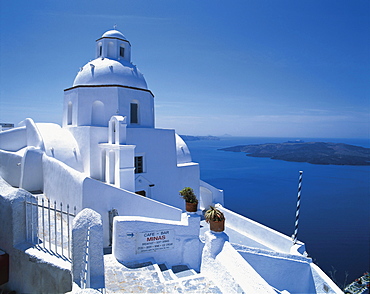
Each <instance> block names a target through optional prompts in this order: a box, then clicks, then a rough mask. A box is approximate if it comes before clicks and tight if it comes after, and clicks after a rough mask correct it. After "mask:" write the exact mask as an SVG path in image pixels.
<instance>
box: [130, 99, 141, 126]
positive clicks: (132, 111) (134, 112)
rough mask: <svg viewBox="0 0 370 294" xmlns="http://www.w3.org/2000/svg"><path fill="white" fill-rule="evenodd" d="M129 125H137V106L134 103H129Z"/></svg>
mask: <svg viewBox="0 0 370 294" xmlns="http://www.w3.org/2000/svg"><path fill="white" fill-rule="evenodd" d="M130 123H132V124H138V123H139V104H138V103H136V102H131V104H130Z"/></svg>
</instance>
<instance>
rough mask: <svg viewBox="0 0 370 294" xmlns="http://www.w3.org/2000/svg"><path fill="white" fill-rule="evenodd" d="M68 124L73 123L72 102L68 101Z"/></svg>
mask: <svg viewBox="0 0 370 294" xmlns="http://www.w3.org/2000/svg"><path fill="white" fill-rule="evenodd" d="M67 124H68V125H71V124H72V102H71V101H69V102H68V110H67Z"/></svg>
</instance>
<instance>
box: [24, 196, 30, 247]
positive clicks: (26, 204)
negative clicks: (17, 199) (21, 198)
mask: <svg viewBox="0 0 370 294" xmlns="http://www.w3.org/2000/svg"><path fill="white" fill-rule="evenodd" d="M27 197H28V196H27V195H26V197H25V199H26V201H25V202H24V204H25V207H26V241H28V235H29V232H28V224H29V219H28V218H29V217H28V212H27V208H28V203H27V202H28V201H27Z"/></svg>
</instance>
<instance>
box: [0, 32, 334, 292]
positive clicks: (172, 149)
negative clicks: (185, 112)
mask: <svg viewBox="0 0 370 294" xmlns="http://www.w3.org/2000/svg"><path fill="white" fill-rule="evenodd" d="M154 121H155V120H154V95H153V93H152V92H151V91H150V90H149V89H148V88H147V84H146V81H145V79H144V77H143V75H142V74H141V72H140V71H139V70H138V69H137V67H136V66H135V65H133V64H132V63H131V44H130V42H129V41H128V40H127V39H126V38H125V36H124V35H123V34H122V33H120V32H119V31H117V30H111V31H108V32H106V33H104V34H103V35H102V37H101V38H99V39H98V40H96V58H95V59H94V60H92V61H90V62H88V63H87V64H86V65H85V66H83V67H82V68H81V69H80V71H79V72H78V73H77V76H76V78H75V80H74V83H73V85H72V87H70V88H68V89H66V90H64V107H63V122H62V127H60V126H59V125H57V124H51V123H35V122H34V121H33V120H32V119H29V118H28V119H26V120H24V121H23V122H21V123H20V124H19V126H18V127H16V128H13V129H10V130H7V131H3V132H0V176H1V177H2V178H3V179H4V180H5V181H6V182H7V183H9V184H10V185H11V186H13V187H19V188H23V189H25V190H27V191H30V192H35V191H39V192H42V194H43V195H44V196H45V197H47V198H48V199H51V200H53V201H54V200H55V201H57V202H63V203H68V204H69V205H71V206H76V207H77V212H79V211H82V210H83V209H85V208H90V209H92V210H94V211H96V212H98V213H99V214H100V216H101V219H102V225H103V234H104V237H103V246H104V247H109V246H110V245H111V240H112V238H113V254H114V256H115V257H116V258H117V259H118V260H120V261H130V262H132V261H135V260H138V259H145V258H154V259H155V260H156V262H158V263H159V262H164V263H167V264H169V265H175V264H179V263H186V264H188V265H190V266H191V267H192V268H194V269H196V270H197V271H198V272H199V271H200V269H201V267H202V269H204V273H209V272H210V271H212V268H213V267H214V266H215V265H216V267H217V266H218V264H223V266H225V268H227V271H228V273H229V275H228V276H227V278H225V279H226V280H227V279H229V282H230V279H234V278H235V280H236V281H237V282H238V283H239V286H240V287H241V288H242V289H244V290H245V289H247V288H248V287H250V286H248V284H249V285H250V284H251V283H252V284H253V283H257V282H258V285H260V286H261V285H262V286H261V288H260V289H262V290H261V291H262V292H259V293H270V292H271V293H276V292H274V290H272V289H273V288H277V287H278V286H277V285H274V286H271V285H269V284H268V281H269V279H270V280H271V281H275V282H271V283H275V284H276V283H277V284H279V287H280V288H281V289H280V290H282V289H289V285H288V284H289V280H291V279H292V277H294V279H296V280H297V275H298V276H300V273H299V271H298V272H297V271H296V270H292V271H291V275H292V276H289V275H285V278H284V279H280V278H279V274H278V273H279V272H280V271H281V270H282V269H285V271H287V268H288V267H292V268H299V269H300V268H301V267H300V265H301V264H304V265H302V266H303V267H302V269H303V268H304V269H303V271H302V275H303V280H305V281H306V280H307V281H312V283H311V282H307V283H306V282H304V283H303V284H302V286H301V287H303V288H302V289H311V290H312V289H315V288H316V289H318V288H319V287H321V286H322V285H324V289H328V291H326V292H325V293H337V292H336V291H337V289H336V288H335V287H336V286H335V285H334V284H333V283H332V282H331V281H330V279H328V278H327V277H326V276H325V275H324V274H323V273H322V272H321V271H318V270H317V269H316V268H313V267H312V266H311V264H310V260H309V259H308V258H307V256H306V255H305V252H304V251H305V250H304V244H303V243H299V244H297V245H295V246H293V247H292V243H291V240H290V238H289V237H287V236H284V235H282V234H280V233H278V232H275V231H273V230H271V229H269V228H266V227H263V226H262V225H260V224H257V223H255V222H253V221H251V220H248V219H246V218H244V217H242V216H239V215H237V214H235V213H233V212H231V211H229V210H227V209H224V212H225V214H226V215H227V226H228V228H229V230H230V232H231V230H232V231H233V232H236V233H234V235H235V234H236V235H238V237H236V239H238V240H244V239H248V240H252V239H253V240H254V241H253V242H254V243H253V244H259V245H254V246H261V248H260V249H258V250H257V249H255V248H252V247H250V246H249V243H248V242H249V241H248V242H244V241H240V242H241V243H240V242H239V247H240V246H242V250H241V249H240V250H239V251H240V252H243V253H240V254H238V253H237V250H235V249H233V248H232V247H231V246H229V245H228V246H224V247H223V248H224V249H222V250H221V249H220V250H221V252H220V254H219V260H217V261H215V260H213V259H214V258H215V256H213V253H214V252H213V251H212V250H214V249H209V248H208V247H207V246H208V245H206V246H205V245H204V243H203V242H201V241H200V240H199V227H200V225H199V222H200V218H199V217H196V216H194V215H192V216H189V215H187V214H186V213H183V211H184V200H183V199H182V198H181V197H180V196H179V190H181V189H182V188H184V187H191V188H193V189H194V191H195V194H196V195H198V198H199V199H200V206H199V209H200V211H201V210H204V209H206V208H208V207H209V205H215V204H218V205H219V207H221V208H222V205H223V192H222V191H221V190H218V189H217V188H215V187H212V186H211V185H209V184H207V183H205V182H203V181H201V180H200V173H199V165H198V164H197V163H194V162H192V159H191V155H190V152H189V149H188V147H187V146H186V144H185V142H184V141H183V140H182V139H181V138H180V137H179V136H178V135H177V134H176V133H175V131H174V130H168V129H157V128H155V123H154ZM1 187H3V188H2V190H0V192H1V193H2V194H1V195H3V196H4V193H5V192H4V191H5V190H7V189H8V188H4V186H1ZM1 187H0V188H1ZM113 209H115V211H117V212H118V215H119V217H117V218H115V219H116V221H115V228H116V230H117V231H115V232H113V233H112V229H111V227H110V225H112V223H110V220H109V211H112V210H113ZM200 211H199V213H198V214H199V215H200V214H201V212H200ZM144 228H145V229H144ZM163 229H165V230H166V232H168V236H170V237H169V238H171V240H172V241H173V244H172V243H171V244H172V245H171V246H167V247H166V249H168V250H167V251H166V250H164V251H152V250H148V252H144V250H142V248H141V247H140V248H141V249H138V248H139V247H138V245H137V244H138V243H137V242H138V241H137V240H138V239H136V241H134V238H133V239H132V238H131V239H129V238H128V237H127V236H131V237H132V236H141V235H140V234H141V233H140V232H143V231H151V230H153V232H154V231H156V230H163ZM5 231H6V230H5ZM5 231H4V232H5ZM4 234H5V233H4ZM141 237H142V236H141ZM212 238H213V239H214V238H216V239H217V238H218V237H217V235H215V236H213V237H212V236H208V235H207V236H206V240H208V241H209V242H211V243H212V242H213V241H214V240H213V239H212ZM243 238H244V239H243ZM221 239H222V240H221V241H222V242H219V244H221V245H222V244H224V243H225V242H228V241H227V238H225V237H224V236H222V238H221ZM208 241H206V242H208ZM135 242H136V243H135ZM243 242H244V243H243ZM186 244H188V245H189V244H191V246H190V245H189V246H188V245H186ZM261 244H264V245H261ZM0 247H1V243H0ZM211 247H212V246H211ZM211 247H210V248H211ZM189 248H190V249H189ZM203 248H208V249H209V250H211V251H209V250H208V251H207V250H206V251H204V252H203V253H202V250H203ZM246 248H249V249H248V250H247V249H246ZM250 248H252V249H250ZM266 248H267V249H268V250H267V249H266ZM3 249H6V248H3ZM261 250H262V251H261ZM216 251H217V250H216ZM216 251H215V252H216ZM207 252H208V253H207ZM221 254H223V255H224V257H222V255H221ZM230 254H231V255H232V256H234V254H236V255H235V256H236V257H235V259H234V260H235V262H236V264H237V266H238V267H237V268H233V267H235V265H234V266H233V265H232V264H228V265H226V264H224V262H225V261H224V258H225V257H227V256H229V255H230ZM216 255H217V254H216ZM231 255H230V256H231ZM259 256H260V257H259ZM261 256H263V257H261ZM297 256H299V257H297ZM269 258H270V259H269ZM248 260H249V262H250V263H251V264H253V266H251V265H250V264H249V263H248ZM260 260H261V263H260V262H259V261H260ZM269 260H274V263H271V264H274V266H273V268H272V269H270V270H267V268H266V266H265V264H266V263H268V262H269ZM276 260H279V261H280V263H279V265H276V264H277V263H276ZM258 264H261V267H260V269H259V270H257V269H256V268H258ZM292 264H293V266H292ZM295 265H298V266H297V267H296V266H295ZM241 268H243V269H244V270H246V271H248V273H249V274H250V277H254V278H253V279H252V280H250V279H251V278H250V279H249V280H248V279H244V278H243V276H242V275H241V274H240V272H239V273H238V270H239V271H240V269H241ZM308 271H309V272H310V273H311V271H312V272H315V274H310V273H308ZM252 272H253V273H252ZM257 272H258V273H257ZM287 272H288V271H287ZM215 275H216V276H214V277H212V275H210V277H211V278H212V279H215V280H217V273H215ZM314 276H315V277H314ZM317 276H319V278H317ZM298 280H299V279H298ZM298 280H297V281H298ZM253 281H254V282H253ZM266 281H267V282H266ZM230 283H231V282H230ZM230 283H229V284H230ZM284 283H285V284H287V285H285V284H284ZM297 283H298V282H297ZM284 287H285V288H284ZM294 287H295V288H294ZM294 287H293V288H294V289H299V285H298V286H297V285H295V286H294ZM325 287H326V288H325ZM252 288H253V287H252ZM252 288H250V289H252ZM293 288H292V289H293ZM224 289H227V288H224ZM239 289H240V288H239ZM248 289H249V288H248ZM253 289H254V288H253ZM255 289H257V288H255ZM263 289H265V290H263ZM266 289H270V290H268V291H270V292H263V291H267V290H266ZM333 289H334V290H333ZM329 290H330V291H331V292H330V291H329ZM251 291H252V290H251ZM303 291H304V290H303ZM292 293H294V291H293V292H292ZM296 293H298V292H296ZM315 293H316V292H315Z"/></svg>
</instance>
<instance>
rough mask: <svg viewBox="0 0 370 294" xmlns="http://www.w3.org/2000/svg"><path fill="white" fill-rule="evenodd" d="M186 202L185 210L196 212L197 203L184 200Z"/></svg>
mask: <svg viewBox="0 0 370 294" xmlns="http://www.w3.org/2000/svg"><path fill="white" fill-rule="evenodd" d="M185 204H186V207H185V209H186V211H187V212H197V210H198V203H190V202H185Z"/></svg>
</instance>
